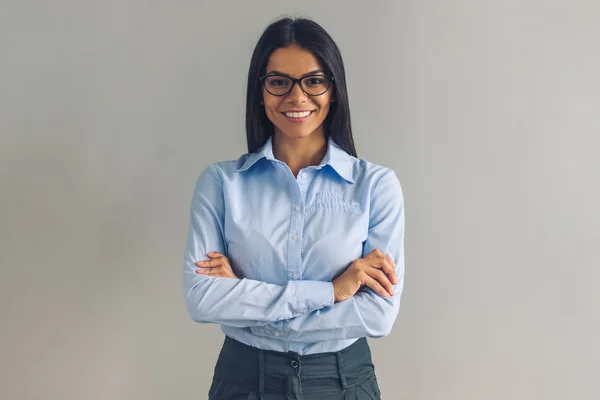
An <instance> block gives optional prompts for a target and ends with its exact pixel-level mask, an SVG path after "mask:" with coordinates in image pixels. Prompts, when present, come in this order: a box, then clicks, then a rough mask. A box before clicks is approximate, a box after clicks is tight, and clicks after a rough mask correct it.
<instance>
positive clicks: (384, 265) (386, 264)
mask: <svg viewBox="0 0 600 400" xmlns="http://www.w3.org/2000/svg"><path fill="white" fill-rule="evenodd" d="M376 260H377V264H371V265H372V266H373V267H375V268H380V269H382V270H383V272H385V273H386V275H387V276H388V278H389V279H390V282H392V283H393V284H396V283H398V279H397V277H396V269H395V268H394V264H393V262H390V258H389V257H387V255H386V256H385V257H379V258H377V259H376Z"/></svg>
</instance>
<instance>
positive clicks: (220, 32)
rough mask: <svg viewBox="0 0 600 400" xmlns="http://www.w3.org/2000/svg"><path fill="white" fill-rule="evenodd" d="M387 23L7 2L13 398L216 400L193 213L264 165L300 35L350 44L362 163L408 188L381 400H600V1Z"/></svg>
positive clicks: (369, 13)
mask: <svg viewBox="0 0 600 400" xmlns="http://www.w3.org/2000/svg"><path fill="white" fill-rule="evenodd" d="M369 3H370V4H367V2H349V1H319V2H316V1H304V2H284V1H256V2H254V1H253V2H249V1H248V2H246V1H237V2H231V1H218V2H217V1H212V2H203V1H179V2H173V1H166V0H165V1H140V0H137V1H124V0H103V1H99V0H98V1H95V2H90V1H75V0H58V1H52V2H50V1H27V0H12V1H11V0H8V1H7V0H4V1H2V4H1V7H0V156H1V158H0V179H1V190H2V192H1V194H2V196H1V207H0V261H1V274H2V275H1V280H0V335H1V337H0V360H1V364H0V398H2V399H11V400H13V399H44V400H82V399H85V400H100V399H102V400H105V399H111V400H125V399H127V400H130V399H145V400H153V399H156V400H163V399H182V398H198V399H201V398H206V392H207V391H208V386H209V383H210V379H211V376H212V372H213V367H214V362H215V360H216V357H217V353H218V351H219V349H220V346H221V344H222V340H223V336H222V334H221V332H220V330H219V329H218V327H217V326H216V325H199V324H195V323H193V322H192V321H191V320H190V319H189V317H188V316H187V313H186V311H185V307H184V303H183V295H182V289H181V269H182V262H183V250H184V245H185V235H186V233H187V224H188V217H189V206H190V202H191V195H192V190H193V185H194V182H195V179H196V178H197V177H198V175H199V174H200V172H201V171H202V170H203V169H204V167H206V166H207V165H208V164H210V163H212V162H214V161H217V160H224V159H234V158H237V157H239V155H241V154H242V153H244V152H245V149H246V148H245V132H244V104H245V84H246V82H245V79H246V73H247V69H248V65H249V60H250V55H251V52H252V50H253V47H254V45H255V43H256V40H257V39H258V37H259V35H260V33H261V32H262V30H263V29H264V28H265V27H266V25H267V24H268V23H269V22H271V21H272V20H273V19H274V18H276V17H277V16H279V15H281V14H292V15H303V16H309V17H312V18H314V19H315V20H316V21H317V22H319V23H320V24H322V25H323V26H324V27H325V28H326V29H327V30H328V31H329V32H330V33H331V35H332V36H333V37H334V39H335V40H336V41H337V43H338V44H339V46H340V48H341V51H342V55H343V57H344V60H345V63H346V69H347V75H348V85H349V95H350V102H351V107H352V117H353V121H352V122H353V127H354V134H355V139H356V143H357V149H358V153H359V156H360V157H362V158H365V159H367V160H370V161H372V162H375V163H378V164H383V165H385V166H389V167H391V168H393V169H394V170H395V171H396V172H397V174H398V176H399V178H400V180H401V182H402V184H403V188H404V191H405V196H406V216H407V217H406V218H407V219H406V224H407V228H406V232H407V234H406V286H405V292H404V296H403V305H402V308H401V311H400V315H399V318H398V321H397V323H396V325H395V327H394V330H393V333H392V334H391V335H390V336H388V337H386V338H383V339H373V340H370V343H371V345H372V348H373V356H374V360H375V364H376V371H377V374H378V376H379V380H380V384H381V388H382V391H383V394H384V398H385V399H388V400H395V399H411V400H430V399H431V400H433V399H440V400H453V399H456V400H481V399H486V400H495V399H498V400H500V399H502V400H505V399H519V400H520V399H522V400H531V399H544V400H553V399H556V400H564V399H577V400H583V399H597V398H598V396H599V395H600V394H599V393H600V380H599V379H598V377H597V375H598V365H599V364H600V347H599V345H598V338H599V337H600V313H599V312H598V309H599V305H600V294H599V291H598V290H597V285H598V282H599V281H600V268H599V267H600V261H599V260H600V250H599V249H600V233H599V227H600V161H599V159H598V153H599V150H600V139H599V136H600V135H599V134H600V78H599V75H598V72H599V71H600V47H599V46H598V39H599V38H600V24H598V18H599V16H600V3H598V2H597V1H596V0H590V1H583V0H571V1H562V2H558V1H547V0H529V1H522V0H519V1H517V0H511V1H491V0H487V1H474V0H471V1H469V0H461V1H459V0H457V1H452V2H447V1H428V0H418V1H417V0H411V1H408V0H407V1H385V2H369Z"/></svg>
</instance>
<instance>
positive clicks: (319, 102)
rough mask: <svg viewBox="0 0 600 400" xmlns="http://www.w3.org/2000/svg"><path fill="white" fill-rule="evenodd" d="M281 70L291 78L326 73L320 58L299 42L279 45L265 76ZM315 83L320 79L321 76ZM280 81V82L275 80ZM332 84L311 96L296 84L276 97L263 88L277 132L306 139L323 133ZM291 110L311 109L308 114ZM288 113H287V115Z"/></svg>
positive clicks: (265, 103)
mask: <svg viewBox="0 0 600 400" xmlns="http://www.w3.org/2000/svg"><path fill="white" fill-rule="evenodd" d="M275 73H281V74H284V75H289V76H290V77H292V78H301V77H304V76H306V75H313V74H316V75H321V76H323V77H324V76H325V74H326V72H325V71H324V70H323V65H321V64H320V63H319V61H318V59H317V58H316V57H315V56H314V55H313V54H312V53H311V52H310V51H308V50H305V49H303V48H301V47H299V46H298V45H291V46H289V47H284V48H279V49H277V50H275V51H274V52H273V53H271V56H270V57H269V62H268V63H267V69H266V75H269V74H275ZM315 78H316V80H315V81H314V82H318V76H317V77H315ZM274 83H275V84H280V82H274ZM332 91H333V83H332V84H331V85H330V86H329V88H328V89H327V91H326V92H325V93H323V94H322V95H320V96H309V95H307V94H306V93H304V92H303V91H302V89H301V88H300V85H299V84H298V83H296V84H295V85H294V87H293V89H292V91H291V92H290V93H288V94H287V95H285V96H274V95H272V94H270V93H269V92H267V91H266V90H265V88H264V86H263V87H262V98H263V104H264V106H265V112H266V113H267V116H268V117H269V120H270V121H271V122H272V123H273V125H274V126H275V132H274V135H277V136H279V135H285V136H288V137H289V138H304V137H308V136H311V135H320V136H323V121H324V120H325V117H327V113H328V112H329V103H330V102H331V101H332V96H331V93H332ZM290 111H300V112H305V111H310V114H309V115H308V116H305V115H306V113H299V114H289V112H290ZM286 113H288V114H286Z"/></svg>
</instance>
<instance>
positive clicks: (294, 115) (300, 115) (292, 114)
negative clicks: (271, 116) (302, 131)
mask: <svg viewBox="0 0 600 400" xmlns="http://www.w3.org/2000/svg"><path fill="white" fill-rule="evenodd" d="M311 112H312V111H305V112H301V113H297V112H287V113H285V115H287V116H288V117H290V118H304V117H306V116H308V115H309V114H310V113H311Z"/></svg>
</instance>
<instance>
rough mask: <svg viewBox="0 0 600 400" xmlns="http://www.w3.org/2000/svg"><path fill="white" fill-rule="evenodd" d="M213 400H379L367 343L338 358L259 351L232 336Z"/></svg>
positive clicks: (219, 365) (217, 375) (337, 354)
mask: <svg viewBox="0 0 600 400" xmlns="http://www.w3.org/2000/svg"><path fill="white" fill-rule="evenodd" d="M208 398H209V400H242V399H243V400H246V399H254V400H342V399H343V400H380V398H381V397H380V392H379V386H378V384H377V377H376V376H375V368H374V366H373V363H372V361H371V349H370V348H369V345H368V343H367V340H366V339H365V338H361V339H359V340H357V341H356V342H355V343H353V344H351V345H350V346H348V347H347V348H345V349H343V350H341V351H339V352H335V353H319V354H308V355H304V356H301V355H299V354H298V353H295V352H287V353H281V352H277V351H269V350H260V349H257V348H255V347H251V346H248V345H245V344H243V343H240V342H238V341H236V340H234V339H232V338H230V337H228V336H225V342H224V343H223V347H222V349H221V353H220V354H219V358H218V360H217V365H216V366H215V373H214V376H213V381H212V385H211V387H210V390H209V393H208Z"/></svg>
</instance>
